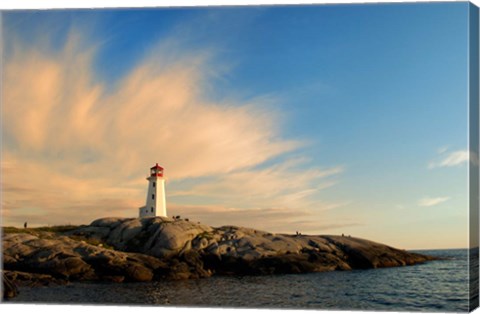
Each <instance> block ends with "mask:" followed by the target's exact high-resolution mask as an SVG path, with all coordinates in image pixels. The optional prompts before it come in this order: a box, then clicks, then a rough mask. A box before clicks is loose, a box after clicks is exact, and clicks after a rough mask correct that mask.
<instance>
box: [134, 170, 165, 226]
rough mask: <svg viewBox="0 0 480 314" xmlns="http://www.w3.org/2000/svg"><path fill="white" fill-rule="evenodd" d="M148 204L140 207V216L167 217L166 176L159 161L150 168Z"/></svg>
mask: <svg viewBox="0 0 480 314" xmlns="http://www.w3.org/2000/svg"><path fill="white" fill-rule="evenodd" d="M147 180H148V189H147V201H146V205H145V206H143V207H140V209H139V217H140V218H143V217H155V216H157V215H158V216H163V217H167V203H166V201H165V178H164V177H163V168H162V167H160V166H159V165H158V163H157V164H156V165H155V166H153V167H152V168H150V176H149V177H148V178H147Z"/></svg>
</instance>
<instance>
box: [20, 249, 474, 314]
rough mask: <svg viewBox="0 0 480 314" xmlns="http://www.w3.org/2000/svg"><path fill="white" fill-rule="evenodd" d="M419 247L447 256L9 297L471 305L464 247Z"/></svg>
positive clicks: (28, 291)
mask: <svg viewBox="0 0 480 314" xmlns="http://www.w3.org/2000/svg"><path fill="white" fill-rule="evenodd" d="M420 253H423V254H427V255H432V256H439V257H444V258H447V259H445V260H438V261H432V262H427V263H424V264H419V265H414V266H407V267H393V268H382V269H369V270H353V271H334V272H325V273H309V274H295V275H273V276H241V277H220V276H218V277H217V276H214V277H211V278H205V279H199V280H184V281H173V282H171V281H170V282H151V283H121V284H112V283H72V284H70V285H67V286H57V287H36V288H27V287H25V288H21V290H20V295H19V296H18V298H15V299H13V300H12V302H15V303H56V304H130V305H140V304H141V305H165V306H169V305H170V306H171V305H174V306H197V307H207V306H208V307H229V308H231V307H242V308H290V309H294V308H309V309H332V310H333V309H334V310H382V311H428V312H432V311H439V312H450V311H454V312H463V311H468V310H469V292H468V291H469V290H468V289H469V276H468V270H469V268H468V250H466V249H458V250H434V251H420ZM476 267H478V259H477V264H476ZM476 286H477V287H478V281H477V282H476ZM477 294H478V292H477ZM477 302H478V301H477Z"/></svg>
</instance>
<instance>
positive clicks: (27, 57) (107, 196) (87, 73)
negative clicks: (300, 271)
mask: <svg viewBox="0 0 480 314" xmlns="http://www.w3.org/2000/svg"><path fill="white" fill-rule="evenodd" d="M79 37H80V36H79V35H78V34H77V33H75V32H72V33H71V34H70V36H69V37H68V40H67V42H66V44H65V45H64V46H63V47H62V48H61V49H60V50H59V51H57V52H55V53H54V54H52V53H51V51H50V50H49V49H38V47H36V46H29V45H25V43H23V44H21V43H18V42H17V43H14V45H15V47H13V48H12V51H14V53H12V54H11V55H10V56H9V57H8V59H7V60H5V63H4V88H3V91H4V99H3V115H4V116H3V121H4V125H3V126H2V128H3V129H2V131H3V135H2V136H3V143H4V147H3V161H2V170H3V171H4V172H3V179H4V182H3V185H2V189H3V193H4V195H3V204H2V207H3V213H2V214H3V215H4V220H5V221H6V222H7V223H13V222H23V221H24V220H29V218H28V217H30V218H31V219H33V220H35V221H34V222H32V223H37V224H54V223H66V222H71V223H86V222H88V220H89V219H94V218H96V217H99V216H112V215H115V216H134V215H136V208H137V207H139V206H141V205H142V203H143V201H144V197H145V196H144V193H145V191H144V189H145V182H146V181H145V180H144V177H145V175H146V170H147V169H146V168H147V167H149V166H150V165H151V164H152V163H155V162H160V163H162V165H163V166H164V167H165V168H166V175H167V178H168V180H170V182H179V181H188V180H191V179H194V178H204V179H205V182H204V183H199V182H197V183H195V184H191V187H190V188H188V189H186V188H181V185H179V186H180V188H178V189H177V191H175V190H174V191H172V192H176V193H178V195H181V194H184V195H203V196H204V197H208V198H210V199H209V201H210V202H211V203H222V204H224V208H228V207H229V206H234V207H242V206H241V205H243V207H245V206H250V207H251V208H271V207H273V206H280V205H282V206H281V208H282V209H281V210H285V211H287V210H290V211H291V210H292V209H293V208H306V207H308V206H309V205H312V204H313V205H320V204H322V203H321V201H320V200H318V195H317V193H318V192H319V191H321V190H322V189H324V188H327V187H328V186H331V185H333V184H335V180H333V179H331V177H332V176H334V175H336V174H339V173H341V172H342V171H343V168H341V167H331V168H325V169H324V168H317V167H308V166H307V165H306V164H302V165H301V166H300V167H299V166H298V162H296V161H295V160H289V159H288V158H286V157H282V156H285V154H286V153H289V152H293V151H295V150H297V149H299V148H300V147H301V145H302V142H300V141H298V140H291V139H286V138H284V137H282V136H281V135H280V134H281V132H280V131H281V130H280V127H279V125H280V123H279V117H278V115H277V113H276V112H275V110H273V106H271V103H270V102H269V100H268V99H265V98H262V97H259V98H257V99H252V100H250V101H237V100H231V99H230V100H229V102H222V101H217V102H215V101H212V100H211V99H209V98H208V97H206V96H205V94H207V93H206V90H208V91H210V88H211V87H209V86H206V84H205V83H204V82H208V81H209V78H211V77H214V76H216V75H218V73H216V72H215V70H214V69H215V64H214V63H213V62H212V60H211V59H210V57H209V55H210V54H209V53H204V54H202V53H201V52H198V51H196V52H195V54H194V55H193V54H186V53H183V52H182V51H177V52H176V53H172V49H177V48H172V47H175V45H172V46H171V47H166V46H165V45H167V44H163V45H158V46H156V48H155V49H157V50H156V51H155V53H151V54H150V55H149V56H148V57H146V58H145V59H144V60H141V61H140V62H139V63H138V65H137V66H136V67H135V68H133V69H132V70H131V71H130V72H129V73H127V75H125V77H123V78H121V79H120V80H119V83H118V85H116V86H115V87H108V88H107V86H106V85H107V84H106V83H104V82H101V81H98V79H96V76H95V69H94V67H93V64H94V59H95V53H96V51H95V49H94V48H92V47H95V45H94V44H92V45H91V47H90V46H85V41H80V40H79V39H78V38H79ZM80 42H82V43H81V44H80ZM167 42H168V41H167ZM169 44H170V43H169ZM42 51H44V52H42ZM46 51H49V52H48V53H47V52H46ZM222 71H223V70H222ZM278 157H282V158H280V159H278ZM274 158H277V159H278V160H279V161H278V162H276V163H272V164H271V165H269V166H262V165H263V164H265V162H267V161H270V160H272V159H274ZM292 171H295V175H292ZM212 199H215V202H212ZM211 206H213V205H211ZM332 206H333V205H332V204H324V207H325V208H329V207H330V208H331V207H332ZM243 209H245V208H243ZM206 213H207V215H208V213H210V214H211V213H212V212H211V211H206ZM276 213H277V212H276ZM227 215H228V214H227ZM209 217H210V218H212V217H214V216H209ZM272 217H276V218H279V216H278V215H273V216H272ZM212 219H213V218H212Z"/></svg>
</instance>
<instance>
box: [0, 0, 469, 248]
mask: <svg viewBox="0 0 480 314" xmlns="http://www.w3.org/2000/svg"><path fill="white" fill-rule="evenodd" d="M2 29H3V45H2V46H3V47H4V50H3V73H2V75H3V93H2V163H1V167H2V220H3V221H2V224H3V225H12V226H17V227H20V226H23V223H24V222H25V221H27V222H28V224H29V226H43V225H59V224H88V223H90V222H91V221H93V220H95V219H97V218H100V217H112V216H113V217H136V216H137V215H138V208H139V207H141V206H143V205H144V203H145V198H146V191H147V183H148V182H147V181H146V180H145V177H146V176H147V174H148V171H149V168H150V167H151V166H153V165H154V164H155V163H157V162H158V163H159V164H160V165H162V166H163V167H164V168H165V175H166V177H167V181H166V182H167V183H166V197H167V210H168V213H169V215H181V216H182V217H186V218H189V219H190V220H191V221H199V222H202V223H204V224H208V225H213V226H221V225H239V226H246V227H252V228H257V229H261V230H268V231H271V232H279V233H295V232H296V231H299V232H301V233H303V234H342V233H343V234H349V235H352V236H357V237H362V238H367V239H371V240H374V241H377V242H382V243H387V244H389V245H392V246H396V247H399V248H406V249H427V248H460V247H467V246H468V233H467V231H468V161H469V153H468V128H467V127H468V89H467V87H468V86H467V83H468V81H467V75H468V32H467V30H468V4H467V3H462V2H457V3H428V4H427V3H423V4H422V3H416V4H383V5H379V4H368V5H359V4H349V5H341V4H337V5H315V6H307V5H301V6H250V7H208V8H207V7H196V8H162V9H103V10H99V9H96V10H92V9H85V10H41V11H39V10H30V11H28V10H23V11H4V12H3V13H2Z"/></svg>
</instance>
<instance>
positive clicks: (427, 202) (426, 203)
mask: <svg viewBox="0 0 480 314" xmlns="http://www.w3.org/2000/svg"><path fill="white" fill-rule="evenodd" d="M449 199H450V197H448V196H446V197H424V198H422V199H421V200H419V201H418V206H421V207H431V206H435V205H438V204H441V203H444V202H446V201H448V200H449Z"/></svg>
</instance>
